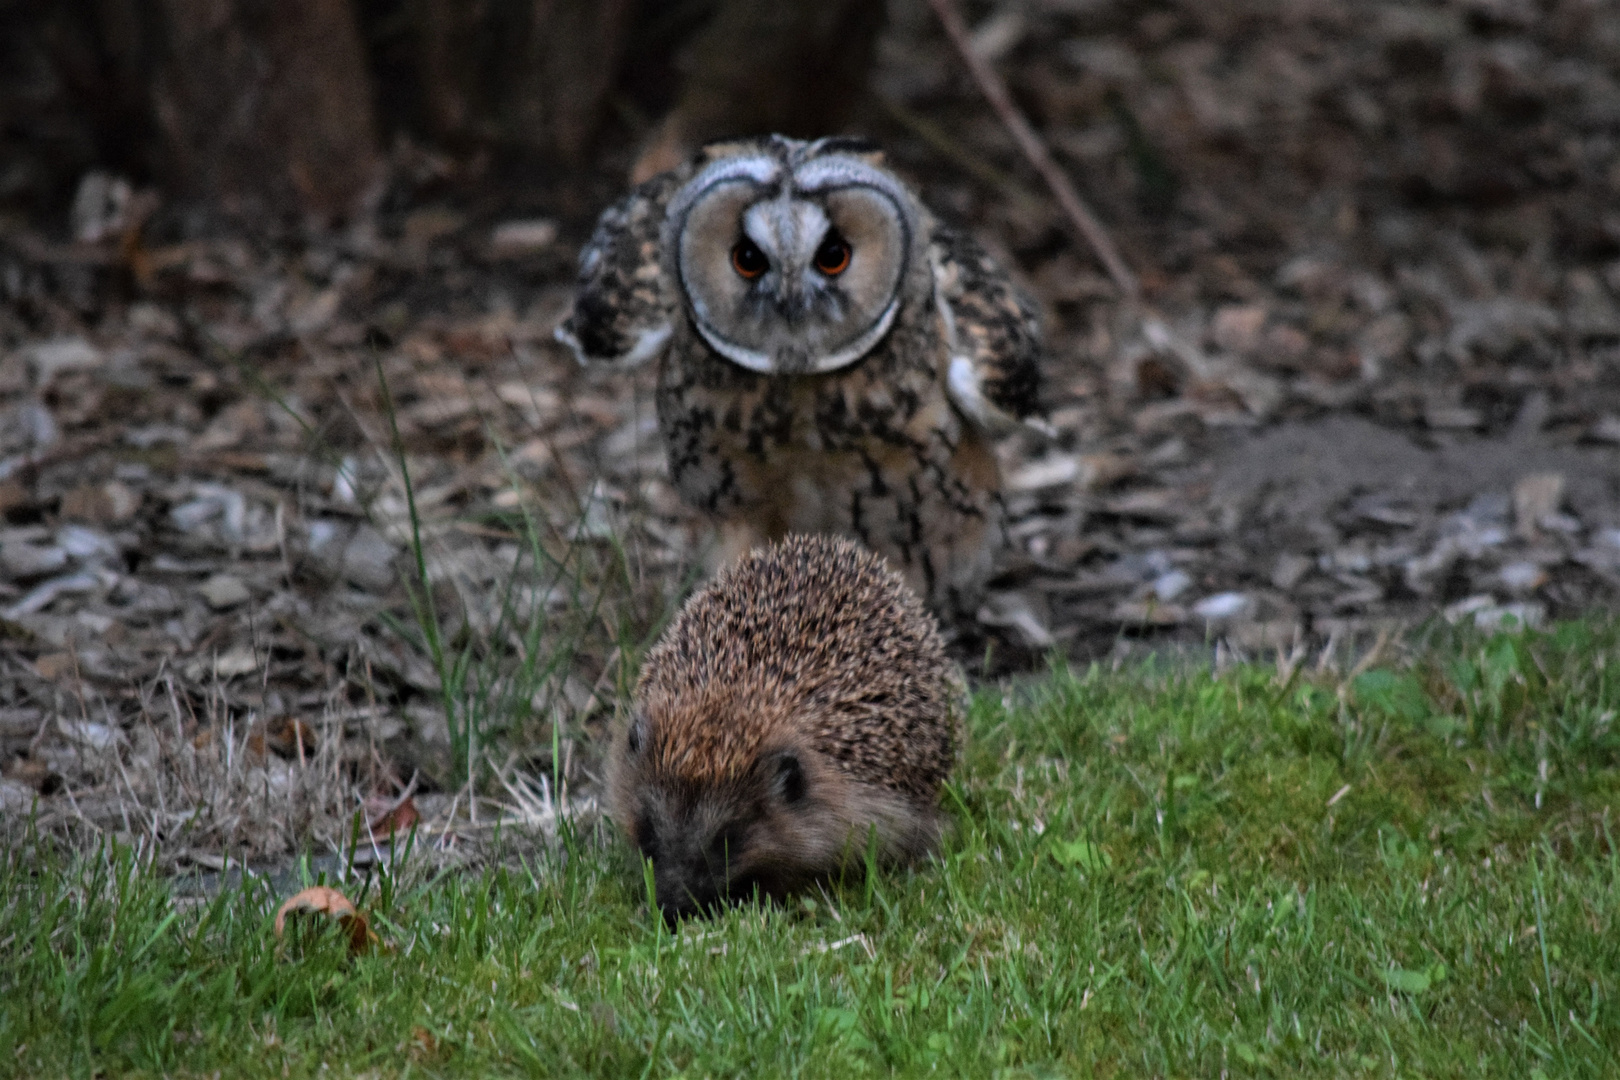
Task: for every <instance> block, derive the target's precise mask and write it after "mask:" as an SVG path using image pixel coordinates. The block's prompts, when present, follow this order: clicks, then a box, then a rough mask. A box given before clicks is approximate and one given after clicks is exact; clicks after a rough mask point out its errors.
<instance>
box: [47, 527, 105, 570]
mask: <svg viewBox="0 0 1620 1080" xmlns="http://www.w3.org/2000/svg"><path fill="white" fill-rule="evenodd" d="M56 544H57V546H58V547H60V548H61V549H62V550H63V551H66V552H67V553H68V554H69V555H70V556H72V557H73V558H74V559H75V560H77V561H78V562H81V563H84V564H86V565H91V566H102V565H105V564H107V563H111V562H114V561H116V560H117V559H118V556H119V547H118V542H117V541H116V540H114V539H113V538H112V537H110V536H108V535H107V534H106V533H104V532H102V531H100V530H99V529H92V528H89V527H87V526H84V525H64V526H62V527H61V528H60V529H58V530H57V531H56Z"/></svg>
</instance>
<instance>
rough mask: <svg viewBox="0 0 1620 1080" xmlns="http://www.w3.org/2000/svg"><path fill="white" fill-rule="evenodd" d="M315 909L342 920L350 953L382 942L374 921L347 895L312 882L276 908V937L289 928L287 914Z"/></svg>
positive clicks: (363, 950)
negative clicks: (357, 907)
mask: <svg viewBox="0 0 1620 1080" xmlns="http://www.w3.org/2000/svg"><path fill="white" fill-rule="evenodd" d="M302 913H311V914H318V915H326V916H329V917H331V918H334V919H336V920H337V921H338V925H339V926H341V927H342V928H343V931H344V933H346V934H348V936H349V953H350V955H359V954H360V953H363V952H366V951H368V950H369V949H372V948H374V947H376V946H377V945H378V944H380V940H379V939H378V937H377V935H376V934H375V933H373V932H372V929H371V924H370V922H368V921H367V920H366V917H365V915H364V914H363V913H362V912H359V911H356V910H355V907H354V904H353V903H352V902H351V901H350V900H349V898H348V897H347V896H344V895H343V894H342V893H340V892H338V891H337V890H336V889H333V888H329V887H327V886H325V885H312V886H310V887H309V888H307V889H305V890H304V891H303V892H300V893H296V894H294V895H292V896H290V897H288V898H287V899H286V900H285V901H284V902H283V903H282V905H281V907H280V908H278V909H277V910H276V937H278V938H279V937H281V936H282V932H283V931H284V930H285V929H286V925H287V916H288V915H290V914H292V915H296V914H302Z"/></svg>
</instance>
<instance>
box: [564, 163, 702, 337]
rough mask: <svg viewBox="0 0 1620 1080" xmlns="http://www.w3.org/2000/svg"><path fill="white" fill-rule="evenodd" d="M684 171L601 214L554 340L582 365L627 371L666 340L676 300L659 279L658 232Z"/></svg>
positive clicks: (666, 176)
mask: <svg viewBox="0 0 1620 1080" xmlns="http://www.w3.org/2000/svg"><path fill="white" fill-rule="evenodd" d="M685 173H686V170H677V171H675V172H667V173H661V174H659V175H658V176H655V177H653V178H652V179H651V180H648V181H647V182H646V183H644V184H641V185H640V186H639V187H637V188H635V189H634V190H632V191H631V192H630V194H628V195H626V196H625V197H624V198H622V199H620V200H619V201H618V202H616V203H614V204H613V205H612V206H610V207H608V208H607V209H606V210H604V211H603V212H602V216H601V217H600V218H598V219H597V222H596V231H595V232H593V233H592V234H591V239H590V242H589V243H587V244H586V245H585V247H584V248H583V249H582V250H581V251H580V253H579V281H578V285H577V288H576V291H575V293H574V309H573V310H572V311H571V312H569V314H568V318H566V319H564V320H563V322H562V325H560V326H558V327H557V330H556V338H557V340H558V341H560V342H562V343H563V344H565V345H567V346H568V347H569V348H571V349H573V350H574V355H575V356H576V357H578V358H579V362H580V363H582V364H590V363H597V362H602V361H607V362H613V363H617V364H620V365H622V366H625V367H634V366H635V365H637V364H640V363H642V362H644V361H646V360H650V359H652V358H653V357H654V356H657V355H658V353H659V352H660V351H661V350H662V349H663V347H664V344H665V343H666V342H667V341H669V335H670V331H671V329H672V328H673V327H674V324H675V318H676V315H677V312H678V309H679V304H680V300H679V297H678V296H677V295H676V293H675V286H674V283H673V282H671V281H670V280H669V275H668V274H666V273H665V272H664V267H663V263H662V260H661V259H660V256H659V248H660V238H659V233H660V232H661V230H662V229H663V225H664V211H665V209H666V208H667V207H668V205H669V199H670V196H671V195H673V194H674V193H675V191H676V189H677V188H679V187H680V186H681V184H682V183H683V182H685V180H686V179H688V176H687V175H685Z"/></svg>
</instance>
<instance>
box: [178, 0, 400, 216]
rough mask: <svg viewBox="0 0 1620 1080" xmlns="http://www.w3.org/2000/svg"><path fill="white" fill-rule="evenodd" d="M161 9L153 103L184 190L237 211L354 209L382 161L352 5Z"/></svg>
mask: <svg viewBox="0 0 1620 1080" xmlns="http://www.w3.org/2000/svg"><path fill="white" fill-rule="evenodd" d="M159 4H160V9H161V11H162V14H163V17H164V24H165V31H166V32H165V41H164V54H163V56H162V58H161V60H160V61H159V63H158V65H157V73H156V78H155V80H154V84H153V90H152V102H153V111H154V114H155V116H156V119H157V124H158V128H159V130H160V131H161V132H162V134H163V142H164V149H165V151H166V154H165V157H166V159H167V162H166V163H167V165H168V167H169V168H168V171H169V172H170V173H171V174H172V176H173V178H174V180H175V181H176V183H177V186H179V187H180V188H181V189H182V190H184V191H186V192H188V193H192V194H198V195H203V196H211V197H213V198H215V199H217V200H218V201H219V202H220V203H221V205H223V206H224V207H225V208H226V209H228V210H235V211H250V210H255V209H268V210H271V211H280V212H285V211H288V210H297V211H302V212H304V213H306V214H309V215H313V216H315V217H317V218H322V219H328V220H330V219H333V218H339V217H342V216H344V215H345V214H347V213H349V212H352V211H354V210H355V209H356V208H357V207H358V205H359V203H360V200H361V197H362V196H363V195H364V193H365V192H366V190H367V188H368V187H369V186H370V185H371V184H372V183H373V181H374V180H375V178H376V176H377V169H378V160H379V159H378V152H377V137H376V133H375V125H374V121H373V118H372V104H371V85H370V79H369V76H368V74H367V67H366V57H365V53H364V50H363V49H362V48H361V44H360V35H359V29H358V27H357V26H356V24H355V20H354V15H353V11H352V10H351V8H350V6H349V3H348V0H159Z"/></svg>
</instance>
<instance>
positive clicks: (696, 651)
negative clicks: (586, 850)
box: [608, 536, 963, 917]
mask: <svg viewBox="0 0 1620 1080" xmlns="http://www.w3.org/2000/svg"><path fill="white" fill-rule="evenodd" d="M962 692H963V690H962V683H961V680H960V677H959V675H958V674H957V672H956V669H955V666H954V665H953V664H952V663H951V662H950V660H949V659H948V658H947V657H946V655H945V648H944V643H943V641H942V640H941V638H940V635H939V629H938V626H937V624H936V623H935V622H934V619H933V616H931V615H929V614H928V612H927V611H926V610H925V609H924V608H923V606H922V603H921V602H920V601H919V600H918V599H917V597H916V596H915V595H913V594H912V592H911V591H910V590H909V589H908V588H907V587H906V585H905V583H904V582H903V581H902V580H901V578H900V577H899V576H898V575H897V574H895V573H893V572H892V571H890V570H889V569H888V568H887V567H886V566H885V565H884V563H883V561H882V560H881V559H880V558H878V557H877V556H876V555H873V554H871V553H870V552H867V551H865V550H863V549H862V548H860V547H859V546H857V545H856V544H854V543H852V542H850V541H848V540H844V539H838V538H834V537H826V536H790V537H788V538H787V539H786V540H784V541H783V542H782V543H781V544H780V545H778V546H775V547H771V548H764V549H760V550H758V551H755V552H753V553H751V554H749V555H747V556H745V557H743V558H742V559H741V560H739V561H738V562H737V563H736V564H735V565H734V566H732V567H730V568H729V569H727V570H725V571H723V572H722V573H721V574H720V575H719V576H718V577H717V578H716V579H715V580H714V581H713V582H711V583H710V584H709V585H708V586H707V587H706V588H704V589H702V590H701V591H699V592H698V593H697V594H696V595H694V596H693V597H692V598H691V599H690V600H688V601H687V603H686V605H685V606H684V607H683V608H682V609H681V611H680V613H679V614H678V615H677V616H676V617H675V621H674V622H673V623H672V624H671V626H670V628H669V630H668V631H667V632H666V633H665V635H664V637H663V638H662V640H660V641H659V643H658V644H657V645H656V646H654V647H653V649H652V651H651V652H649V653H648V654H647V659H646V662H645V664H644V665H643V667H642V672H641V680H640V682H639V683H638V684H637V686H636V700H635V709H634V710H633V713H632V716H631V718H630V722H629V724H628V725H626V727H625V729H624V730H622V731H620V732H618V733H617V734H616V736H615V739H614V744H613V750H612V753H611V756H610V758H609V770H608V801H609V805H610V809H611V812H612V815H613V817H614V819H615V820H616V821H617V822H618V823H619V825H620V826H621V827H622V828H623V829H624V830H625V832H626V833H627V834H629V836H630V838H631V840H632V841H634V842H635V843H636V844H637V845H638V846H639V847H640V848H641V850H642V852H643V853H644V854H645V855H647V856H648V857H650V858H651V859H652V862H653V874H654V878H655V886H656V889H657V896H658V903H659V905H660V906H661V907H662V908H663V909H664V911H665V913H666V914H667V915H669V916H671V917H674V916H675V915H677V914H680V913H682V912H686V911H690V910H694V909H696V908H700V907H705V906H708V905H709V904H711V903H712V902H714V901H716V900H719V899H721V898H724V897H741V896H746V895H748V894H751V893H752V892H754V891H755V890H756V889H757V890H758V891H759V892H761V893H763V894H766V895H775V896H779V895H781V894H783V893H785V892H788V891H791V890H792V889H794V888H796V887H799V886H801V885H803V884H805V883H807V882H809V881H812V880H814V879H816V878H818V877H822V876H825V875H827V874H829V873H831V872H834V871H836V870H838V869H839V868H841V867H844V866H846V865H850V864H853V863H858V862H859V861H860V860H862V859H863V858H864V857H865V854H866V852H867V849H868V845H869V844H870V843H871V841H872V838H875V840H876V844H877V849H878V853H879V856H880V857H881V858H883V859H884V860H885V861H888V862H904V861H907V860H910V859H913V858H916V857H917V856H919V855H921V854H922V853H924V852H926V851H927V850H928V849H929V848H930V847H931V846H932V844H933V843H934V842H935V840H937V838H938V836H939V828H940V817H939V808H938V798H939V787H940V784H941V783H942V782H943V781H944V779H945V777H946V775H947V773H948V772H949V771H950V768H951V765H952V762H953V761H954V759H955V756H956V747H957V725H958V721H959V717H960V707H961V700H962Z"/></svg>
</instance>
